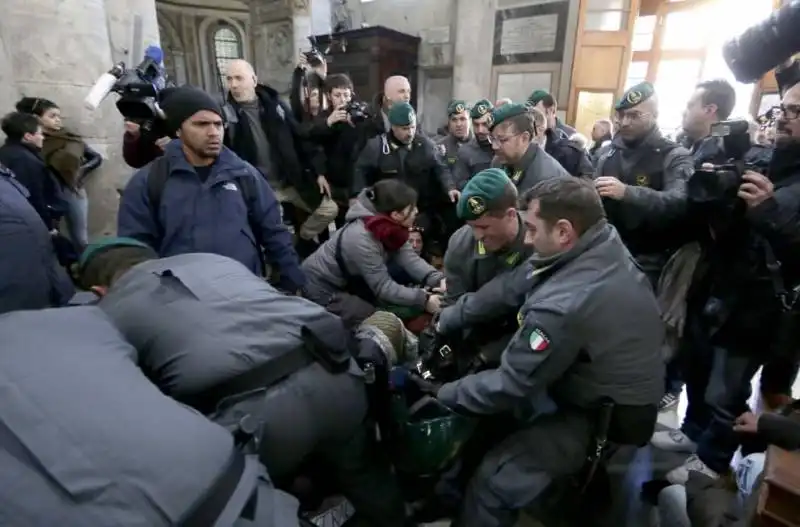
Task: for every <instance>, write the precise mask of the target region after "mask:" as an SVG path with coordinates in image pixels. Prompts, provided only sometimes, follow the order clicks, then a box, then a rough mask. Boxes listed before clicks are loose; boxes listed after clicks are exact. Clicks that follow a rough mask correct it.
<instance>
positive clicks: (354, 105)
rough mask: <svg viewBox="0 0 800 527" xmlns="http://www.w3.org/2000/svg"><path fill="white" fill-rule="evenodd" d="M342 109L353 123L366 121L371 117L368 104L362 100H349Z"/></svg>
mask: <svg viewBox="0 0 800 527" xmlns="http://www.w3.org/2000/svg"><path fill="white" fill-rule="evenodd" d="M344 111H345V112H347V115H349V116H350V120H351V121H352V122H353V124H355V123H359V122H361V121H366V120H367V119H369V118H370V117H371V115H370V113H369V105H368V104H367V103H365V102H362V101H355V100H351V101H350V102H349V103H347V106H346V107H345V109H344Z"/></svg>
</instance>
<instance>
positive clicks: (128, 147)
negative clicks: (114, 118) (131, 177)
mask: <svg viewBox="0 0 800 527" xmlns="http://www.w3.org/2000/svg"><path fill="white" fill-rule="evenodd" d="M157 135H158V134H156V133H154V132H153V131H152V130H149V129H145V130H142V126H141V125H139V124H138V123H134V122H133V121H125V134H124V135H123V136H122V158H123V159H124V160H125V162H126V163H127V164H128V165H129V166H130V167H131V168H142V167H143V166H145V165H146V164H148V163H149V162H151V161H152V160H153V159H155V158H157V157H161V156H162V155H163V154H164V148H165V147H166V146H167V143H169V142H170V141H172V138H171V137H169V136H168V135H165V136H163V137H157Z"/></svg>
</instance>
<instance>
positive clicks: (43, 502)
mask: <svg viewBox="0 0 800 527" xmlns="http://www.w3.org/2000/svg"><path fill="white" fill-rule="evenodd" d="M43 328H46V330H43ZM0 335H2V336H3V337H2V338H3V345H2V347H0V477H2V478H3V481H2V482H0V502H2V507H0V524H2V525H8V526H45V525H48V526H49V525H59V526H63V527H87V526H110V525H114V526H119V527H159V526H171V525H176V524H178V522H180V520H181V519H182V518H183V517H184V516H185V514H186V513H187V512H188V511H189V510H190V509H191V508H192V507H193V505H194V504H195V503H197V502H198V501H199V500H201V499H203V498H204V497H205V495H206V493H207V492H208V491H209V489H210V488H211V487H212V485H213V484H214V482H215V481H216V480H217V478H218V477H219V476H220V475H221V474H222V472H223V471H224V469H225V467H227V465H228V463H229V460H230V459H231V456H232V453H233V452H234V446H233V439H232V437H231V435H230V434H229V433H228V432H227V431H226V430H224V429H223V428H222V427H220V426H217V425H215V424H213V423H211V422H210V421H208V420H207V419H206V418H205V417H203V416H201V415H199V414H198V413H196V412H194V411H192V410H190V409H188V408H186V407H185V406H182V405H180V404H178V403H177V402H175V401H173V400H172V399H170V398H168V397H166V396H165V395H163V394H162V393H161V392H160V391H159V390H158V388H156V387H155V386H154V385H153V384H152V383H151V382H150V381H149V380H148V379H147V378H146V377H145V376H144V375H143V374H142V372H141V371H140V369H139V368H138V367H137V366H136V362H135V359H136V352H135V350H134V349H133V347H132V346H131V345H130V344H128V343H127V342H125V340H124V339H123V338H122V336H121V335H120V334H119V332H118V331H117V330H116V329H115V328H114V326H113V325H112V324H111V322H110V321H109V320H108V318H107V317H106V316H105V315H104V314H103V313H102V311H101V310H99V309H98V308H96V307H71V308H60V309H48V310H42V311H18V312H15V313H10V314H8V315H5V316H2V317H0ZM248 466H249V467H250V468H247V469H246V470H245V472H244V473H243V477H242V480H245V479H246V478H249V481H250V482H249V489H248V488H246V487H247V486H248V484H246V483H247V482H245V481H240V488H238V489H237V491H236V492H235V493H234V495H236V493H237V492H239V490H241V491H242V492H245V495H244V499H243V500H241V501H243V502H246V501H247V497H248V496H249V495H251V494H252V492H253V490H254V489H255V488H256V485H257V482H258V480H259V479H261V478H266V475H265V473H264V472H263V468H261V469H260V474H259V473H257V472H253V470H251V469H252V468H254V466H253V465H252V464H250V463H248ZM255 467H257V465H255ZM243 484H244V486H241V485H243ZM259 488H261V487H259ZM267 490H269V492H271V493H272V497H271V498H269V501H268V502H266V503H264V504H263V506H262V507H259V508H260V509H265V512H273V513H274V512H275V511H277V509H279V508H280V509H281V510H284V512H287V510H286V507H289V510H288V512H287V514H286V515H284V516H283V517H282V519H280V520H278V519H277V518H275V519H273V520H271V521H265V522H264V523H259V525H268V526H274V527H277V526H281V527H283V525H288V526H296V525H297V520H296V517H297V501H296V500H294V499H293V498H289V497H288V496H287V495H284V494H282V493H277V492H276V491H274V489H264V491H265V492H266V491H267ZM258 492H259V494H260V493H261V490H259V491H258ZM241 497H242V496H241V495H239V496H238V498H241ZM266 497H268V496H265V498H266ZM233 501H234V497H232V498H231V502H233ZM239 512H241V509H239V511H238V512H236V513H235V514H234V516H233V518H229V519H230V520H231V521H229V523H227V524H228V525H231V524H233V522H234V521H235V518H236V517H237V516H238V514H239ZM281 522H285V523H281Z"/></svg>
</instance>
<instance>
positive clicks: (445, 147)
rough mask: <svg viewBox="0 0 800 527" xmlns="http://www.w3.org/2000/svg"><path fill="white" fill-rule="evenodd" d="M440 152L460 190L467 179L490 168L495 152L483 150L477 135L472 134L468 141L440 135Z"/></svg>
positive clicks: (438, 142) (438, 143)
mask: <svg viewBox="0 0 800 527" xmlns="http://www.w3.org/2000/svg"><path fill="white" fill-rule="evenodd" d="M437 146H438V147H439V149H440V153H441V154H442V155H443V156H444V160H445V163H446V164H447V167H448V168H449V169H450V174H451V177H452V180H453V183H454V184H455V186H456V188H457V189H458V190H461V189H463V188H464V185H466V184H467V181H469V179H470V178H471V177H472V176H474V175H475V174H477V173H478V172H480V171H481V170H483V169H485V168H489V166H490V165H491V162H492V157H494V156H493V154H492V153H491V152H487V151H486V150H483V149H482V148H481V147H480V146H479V145H478V141H477V140H476V139H475V136H473V135H470V138H469V139H468V140H466V141H460V140H458V139H456V138H455V137H454V136H452V135H446V136H444V137H440V138H439V139H438V141H437Z"/></svg>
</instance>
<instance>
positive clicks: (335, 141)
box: [309, 74, 368, 217]
mask: <svg viewBox="0 0 800 527" xmlns="http://www.w3.org/2000/svg"><path fill="white" fill-rule="evenodd" d="M325 95H326V97H327V99H328V100H329V101H330V107H329V108H326V109H325V110H323V111H321V112H320V114H319V115H318V116H317V117H316V119H314V123H313V126H312V127H311V129H310V131H309V137H310V138H311V139H312V140H313V141H315V142H316V143H317V144H318V145H319V146H320V147H321V148H322V149H323V150H324V153H325V172H324V173H325V175H326V177H327V179H328V183H329V185H330V187H329V189H330V190H329V192H330V195H331V196H332V197H333V199H334V201H336V203H337V205H339V210H341V211H344V210H346V209H347V206H348V201H349V198H350V196H349V192H350V187H351V186H352V184H353V167H354V166H355V163H356V159H358V151H357V149H358V145H359V142H360V140H361V138H362V137H363V134H364V133H365V123H366V120H367V118H368V115H367V114H366V113H365V112H364V111H363V110H364V108H363V106H360V105H359V104H358V103H354V104H353V103H352V100H353V82H352V81H351V80H350V77H348V76H347V75H343V74H336V75H330V76H328V77H327V78H326V79H325ZM341 216H342V215H341V214H340V217H341Z"/></svg>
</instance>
